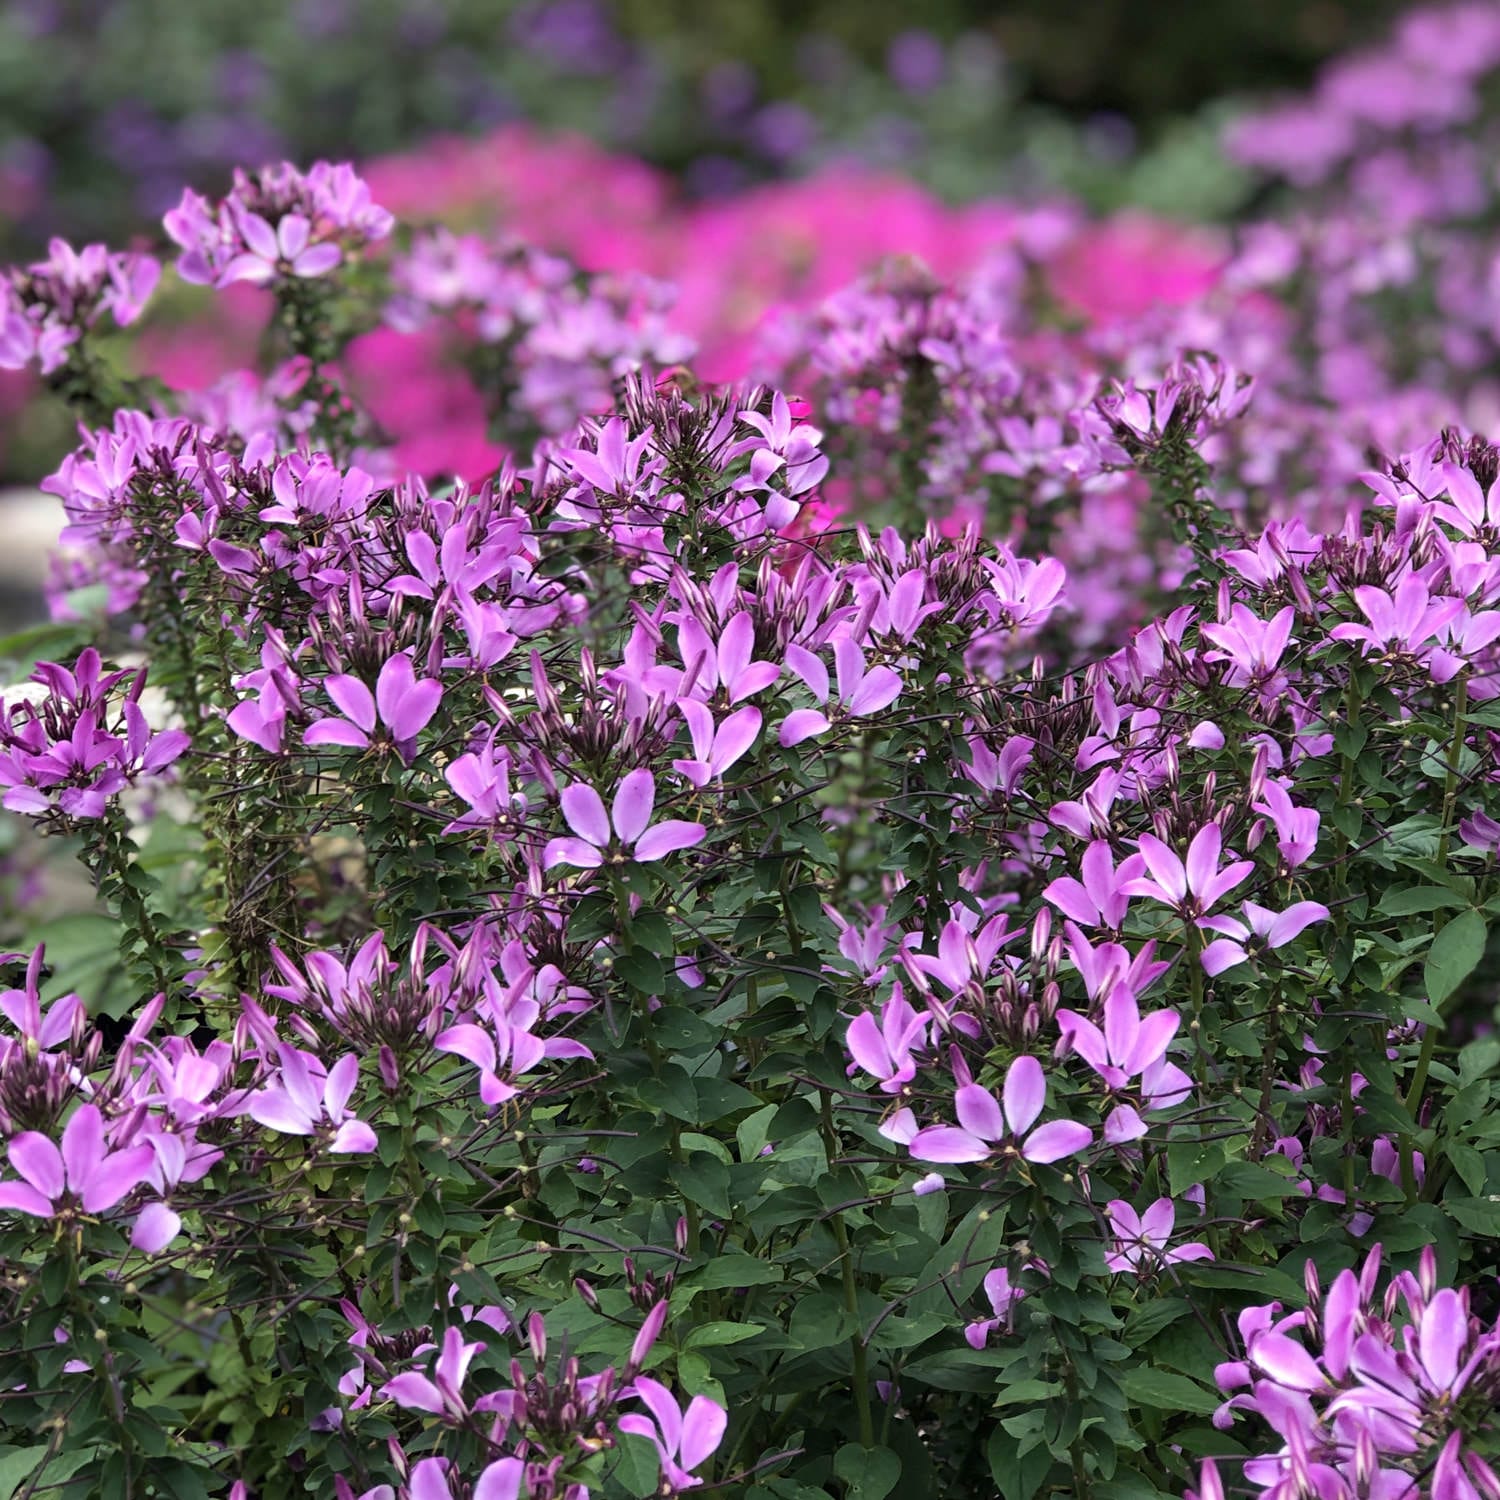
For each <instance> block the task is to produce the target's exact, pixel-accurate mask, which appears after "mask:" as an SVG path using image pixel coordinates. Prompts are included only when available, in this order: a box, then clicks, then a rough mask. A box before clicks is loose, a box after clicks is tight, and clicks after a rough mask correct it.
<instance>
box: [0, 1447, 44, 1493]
mask: <svg viewBox="0 0 1500 1500" xmlns="http://www.w3.org/2000/svg"><path fill="white" fill-rule="evenodd" d="M50 1451H51V1449H50V1448H49V1447H48V1445H47V1444H46V1443H42V1444H40V1445H38V1446H37V1447H35V1448H7V1449H5V1450H3V1451H0V1500H11V1496H12V1495H14V1494H15V1492H16V1491H17V1490H18V1489H20V1488H21V1486H22V1485H23V1484H24V1483H25V1482H26V1481H27V1480H28V1479H30V1478H31V1476H32V1475H33V1474H35V1473H36V1470H37V1465H38V1464H40V1463H41V1462H42V1460H43V1459H44V1458H46V1456H47V1454H48V1453H49V1452H50Z"/></svg>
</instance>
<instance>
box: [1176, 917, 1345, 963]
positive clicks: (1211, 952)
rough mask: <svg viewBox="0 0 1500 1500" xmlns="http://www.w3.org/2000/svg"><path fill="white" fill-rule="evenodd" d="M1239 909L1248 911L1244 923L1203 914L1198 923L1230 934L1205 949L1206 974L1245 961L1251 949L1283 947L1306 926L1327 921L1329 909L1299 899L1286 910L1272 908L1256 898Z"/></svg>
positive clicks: (1217, 939)
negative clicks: (1263, 904) (1259, 902)
mask: <svg viewBox="0 0 1500 1500" xmlns="http://www.w3.org/2000/svg"><path fill="white" fill-rule="evenodd" d="M1240 910H1241V911H1243V912H1244V913H1245V920H1244V921H1243V922H1241V921H1240V920H1239V919H1238V918H1236V917H1204V918H1203V920H1202V921H1201V922H1199V924H1198V925H1199V926H1200V927H1206V928H1208V929H1209V930H1210V931H1211V932H1222V933H1226V934H1227V936H1225V937H1221V938H1215V939H1214V941H1213V942H1211V943H1210V944H1209V945H1208V947H1206V948H1205V949H1204V950H1203V953H1202V959H1203V967H1204V970H1205V971H1206V972H1207V973H1209V974H1222V973H1223V972H1224V971H1225V969H1232V968H1233V967H1234V966H1235V965H1236V964H1242V963H1244V962H1245V961H1246V960H1247V959H1248V958H1249V957H1250V951H1251V950H1252V949H1257V948H1284V947H1285V946H1286V945H1287V944H1288V943H1290V942H1291V941H1292V940H1293V938H1295V937H1297V935H1298V934H1299V933H1301V932H1302V931H1303V929H1304V928H1307V927H1310V926H1311V925H1312V924H1313V923H1314V922H1326V921H1327V920H1328V908H1327V907H1326V906H1324V905H1323V904H1322V903H1321V902H1318V901H1298V902H1297V903H1296V904H1295V905H1292V906H1289V907H1287V909H1286V910H1285V911H1270V910H1268V909H1267V908H1266V907H1264V906H1257V905H1256V904H1255V902H1253V901H1245V902H1242V903H1241V905H1240Z"/></svg>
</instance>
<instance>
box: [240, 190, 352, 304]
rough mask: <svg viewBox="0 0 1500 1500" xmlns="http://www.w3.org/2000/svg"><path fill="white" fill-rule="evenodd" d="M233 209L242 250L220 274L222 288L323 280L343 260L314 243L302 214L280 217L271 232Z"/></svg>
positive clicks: (333, 249) (258, 218)
mask: <svg viewBox="0 0 1500 1500" xmlns="http://www.w3.org/2000/svg"><path fill="white" fill-rule="evenodd" d="M234 207H235V209H236V210H238V211H237V212H235V213H234V223H235V227H236V228H237V229H238V230H239V232H240V237H241V239H242V240H243V241H244V245H245V248H244V249H243V250H242V251H241V252H240V253H239V254H238V255H236V256H235V257H234V258H233V259H232V260H231V261H230V262H229V264H228V265H227V266H225V267H224V269H223V271H221V272H220V273H219V279H218V283H217V284H218V285H219V286H221V287H222V286H229V285H230V284H231V283H232V282H236V281H249V282H253V283H254V284H255V285H257V286H269V285H270V283H271V282H273V281H276V280H278V279H279V278H282V277H287V276H297V277H312V276H326V275H327V274H328V272H330V271H331V270H333V268H334V267H335V266H336V265H338V263H339V262H340V261H341V260H342V259H343V258H344V257H343V252H342V251H341V250H340V249H339V247H338V246H337V245H334V244H330V243H329V242H328V241H326V240H325V241H322V242H318V241H314V240H313V238H312V225H311V223H309V222H308V219H307V217H306V216H305V215H304V214H297V213H292V214H283V215H282V217H281V219H280V221H279V222H278V223H277V225H276V227H275V229H272V228H271V226H270V224H268V223H267V222H266V220H264V219H263V218H261V216H260V215H259V214H253V213H250V212H249V211H248V210H246V209H240V208H239V206H238V204H236V205H234Z"/></svg>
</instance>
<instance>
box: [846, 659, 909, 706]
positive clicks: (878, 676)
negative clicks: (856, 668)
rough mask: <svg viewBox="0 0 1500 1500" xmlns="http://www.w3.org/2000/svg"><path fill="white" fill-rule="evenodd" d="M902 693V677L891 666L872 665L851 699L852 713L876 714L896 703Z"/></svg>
mask: <svg viewBox="0 0 1500 1500" xmlns="http://www.w3.org/2000/svg"><path fill="white" fill-rule="evenodd" d="M900 693H901V678H900V676H899V675H898V674H897V673H896V672H895V671H894V670H893V669H892V668H890V667H871V668H870V670H869V671H868V672H867V673H866V674H865V679H864V681H863V682H861V683H860V685H859V686H858V687H857V688H856V689H855V690H854V694H853V696H852V697H851V698H850V699H849V712H850V713H851V714H875V713H879V712H880V710H881V709H883V708H886V707H888V706H889V705H890V704H892V703H894V702H895V701H896V699H897V698H898V697H899V696H900Z"/></svg>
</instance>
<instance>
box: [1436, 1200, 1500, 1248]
mask: <svg viewBox="0 0 1500 1500" xmlns="http://www.w3.org/2000/svg"><path fill="white" fill-rule="evenodd" d="M1442 1206H1443V1211H1444V1213H1446V1214H1447V1215H1448V1217H1449V1218H1451V1219H1456V1220H1457V1221H1458V1222H1459V1223H1460V1224H1462V1225H1463V1227H1464V1228H1465V1229H1467V1230H1468V1231H1469V1232H1470V1233H1471V1234H1482V1235H1487V1236H1488V1237H1490V1238H1491V1239H1500V1200H1497V1199H1495V1198H1444V1199H1443V1205H1442Z"/></svg>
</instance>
